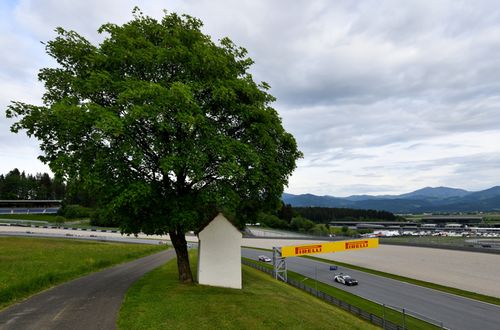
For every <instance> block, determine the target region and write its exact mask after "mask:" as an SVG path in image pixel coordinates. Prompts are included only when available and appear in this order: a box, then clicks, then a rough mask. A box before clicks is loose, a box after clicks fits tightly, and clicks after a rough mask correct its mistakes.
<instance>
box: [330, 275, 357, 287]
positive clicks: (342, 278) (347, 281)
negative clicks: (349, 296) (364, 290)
mask: <svg viewBox="0 0 500 330" xmlns="http://www.w3.org/2000/svg"><path fill="white" fill-rule="evenodd" d="M333 280H334V281H335V282H337V283H341V284H344V285H349V286H351V285H358V281H356V280H355V279H353V278H352V277H350V276H349V275H344V274H342V273H341V274H337V275H335V276H334V277H333Z"/></svg>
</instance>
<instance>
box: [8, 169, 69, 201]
mask: <svg viewBox="0 0 500 330" xmlns="http://www.w3.org/2000/svg"><path fill="white" fill-rule="evenodd" d="M65 194H66V184H65V183H64V182H63V181H62V180H59V179H57V178H51V177H50V175H49V174H47V173H37V174H35V175H31V174H26V173H25V172H24V171H22V172H20V171H19V170H18V169H17V168H15V169H13V170H12V171H10V172H9V173H7V174H5V175H4V174H0V199H18V200H19V199H21V200H22V199H63V198H64V196H65Z"/></svg>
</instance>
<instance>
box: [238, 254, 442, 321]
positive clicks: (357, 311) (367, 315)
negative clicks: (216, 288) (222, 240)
mask: <svg viewBox="0 0 500 330" xmlns="http://www.w3.org/2000/svg"><path fill="white" fill-rule="evenodd" d="M241 263H242V264H244V265H247V266H250V267H252V268H255V269H258V270H260V271H262V272H264V273H267V274H269V275H271V276H272V275H273V270H272V269H270V268H266V267H263V266H262V265H259V264H256V263H254V262H251V261H248V260H245V259H241ZM286 282H287V283H288V284H290V285H291V286H294V287H296V288H299V289H301V290H303V291H306V292H308V293H310V294H312V295H313V296H316V297H318V298H320V299H322V300H324V301H326V302H329V303H330V304H332V305H335V306H338V307H340V308H342V309H343V310H345V311H348V312H349V313H351V314H354V315H357V316H359V317H361V318H363V319H365V320H367V321H369V322H370V323H373V324H375V325H377V326H379V327H381V328H383V329H388V330H405V329H407V328H406V320H405V316H406V315H412V316H414V317H416V318H419V319H421V320H423V321H425V322H428V323H430V324H433V325H435V326H437V327H440V328H441V329H445V328H444V327H443V324H442V323H437V322H435V321H434V320H430V319H426V318H421V317H419V316H418V315H417V313H411V312H409V311H405V310H404V309H402V310H401V309H400V308H397V307H393V306H389V305H383V307H384V317H380V316H378V315H375V314H371V313H369V312H366V311H364V310H362V309H361V308H359V307H356V306H353V305H351V304H349V303H346V302H345V301H342V300H340V299H337V298H335V297H333V296H331V295H329V294H327V293H324V292H323V291H320V290H317V289H315V288H312V287H310V286H308V285H305V284H304V283H303V282H300V281H297V280H295V279H293V278H290V277H288V278H287V281H286ZM386 308H388V309H389V308H390V309H392V310H396V311H398V312H400V313H401V322H402V324H396V323H393V322H391V321H388V320H386V319H385V309H386ZM429 321H430V322H429Z"/></svg>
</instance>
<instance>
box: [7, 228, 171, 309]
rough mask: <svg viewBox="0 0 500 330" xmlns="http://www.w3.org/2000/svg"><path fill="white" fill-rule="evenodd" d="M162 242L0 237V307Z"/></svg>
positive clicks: (156, 248) (154, 249) (152, 249)
mask: <svg viewBox="0 0 500 330" xmlns="http://www.w3.org/2000/svg"><path fill="white" fill-rule="evenodd" d="M163 249H165V246H156V245H139V244H121V243H101V242H89V241H78V240H68V239H48V238H23V237H0V270H1V271H0V309H2V308H5V307H6V306H7V305H10V304H13V303H15V302H18V301H20V300H22V299H24V298H26V297H28V296H30V295H32V294H34V293H36V292H39V291H41V290H43V289H46V288H49V287H51V286H54V285H56V284H59V283H62V282H65V281H68V280H70V279H73V278H76V277H79V276H81V275H84V274H87V273H90V272H93V271H97V270H100V269H102V268H105V267H108V266H111V265H114V264H118V263H122V262H125V261H129V260H133V259H136V258H138V257H141V256H144V255H148V254H151V253H153V252H159V251H160V250H163Z"/></svg>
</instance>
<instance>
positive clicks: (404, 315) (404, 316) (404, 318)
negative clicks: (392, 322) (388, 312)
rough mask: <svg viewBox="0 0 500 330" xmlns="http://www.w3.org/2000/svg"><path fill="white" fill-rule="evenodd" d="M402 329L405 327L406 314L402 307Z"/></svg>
mask: <svg viewBox="0 0 500 330" xmlns="http://www.w3.org/2000/svg"><path fill="white" fill-rule="evenodd" d="M403 329H406V314H405V309H404V308H403Z"/></svg>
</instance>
